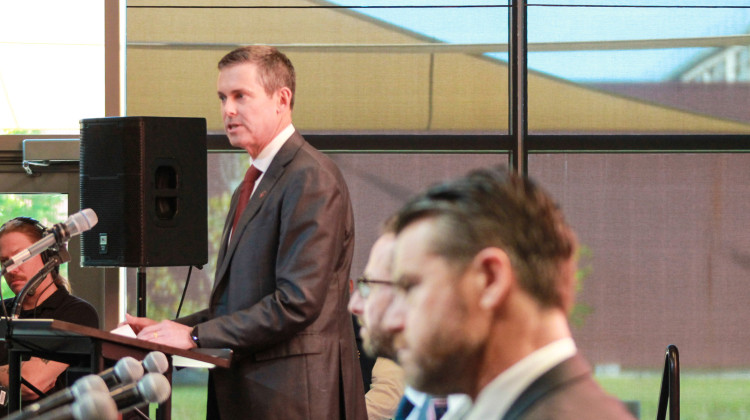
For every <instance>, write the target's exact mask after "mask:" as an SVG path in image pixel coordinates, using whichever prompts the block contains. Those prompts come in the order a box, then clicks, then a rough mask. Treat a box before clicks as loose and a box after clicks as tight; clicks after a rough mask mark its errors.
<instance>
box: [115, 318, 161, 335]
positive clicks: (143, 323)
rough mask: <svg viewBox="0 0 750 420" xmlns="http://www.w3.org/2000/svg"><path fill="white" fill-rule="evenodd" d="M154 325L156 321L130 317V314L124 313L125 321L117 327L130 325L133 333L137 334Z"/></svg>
mask: <svg viewBox="0 0 750 420" xmlns="http://www.w3.org/2000/svg"><path fill="white" fill-rule="evenodd" d="M155 324H156V321H154V320H153V319H151V318H145V317H138V316H131V315H130V314H127V313H126V314H125V321H122V322H121V323H120V325H119V326H123V325H130V328H132V329H133V331H134V332H135V333H136V334H138V333H139V332H141V330H142V329H144V328H146V327H148V326H151V325H155Z"/></svg>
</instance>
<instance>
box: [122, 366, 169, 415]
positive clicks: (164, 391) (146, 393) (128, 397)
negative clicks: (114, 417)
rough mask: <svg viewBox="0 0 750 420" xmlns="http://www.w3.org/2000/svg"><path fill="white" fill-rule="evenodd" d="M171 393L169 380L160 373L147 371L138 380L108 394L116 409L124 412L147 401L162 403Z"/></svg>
mask: <svg viewBox="0 0 750 420" xmlns="http://www.w3.org/2000/svg"><path fill="white" fill-rule="evenodd" d="M171 393H172V387H171V386H169V380H167V378H165V377H164V375H162V374H160V373H147V374H145V375H143V378H141V380H140V381H138V382H137V383H134V384H129V385H125V386H123V387H120V388H117V389H115V390H114V391H112V392H111V393H110V394H109V395H110V396H112V399H113V400H115V404H116V405H117V409H118V410H119V411H120V412H121V413H124V412H126V411H130V410H131V409H133V408H136V407H138V406H139V405H142V404H147V403H163V402H164V401H166V400H167V398H169V395H170V394H171Z"/></svg>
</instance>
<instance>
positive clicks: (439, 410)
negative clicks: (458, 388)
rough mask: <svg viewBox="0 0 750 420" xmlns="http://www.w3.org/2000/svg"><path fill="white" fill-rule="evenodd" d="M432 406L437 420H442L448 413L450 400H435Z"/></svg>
mask: <svg viewBox="0 0 750 420" xmlns="http://www.w3.org/2000/svg"><path fill="white" fill-rule="evenodd" d="M432 405H433V407H434V408H435V419H440V418H441V417H443V415H445V413H446V412H447V411H448V400H447V399H445V398H434V399H433V400H432Z"/></svg>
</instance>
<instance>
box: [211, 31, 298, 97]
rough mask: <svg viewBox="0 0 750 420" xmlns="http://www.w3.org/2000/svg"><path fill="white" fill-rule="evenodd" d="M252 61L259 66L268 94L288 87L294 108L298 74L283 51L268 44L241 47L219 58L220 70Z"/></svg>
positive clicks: (259, 74) (260, 75) (263, 84)
mask: <svg viewBox="0 0 750 420" xmlns="http://www.w3.org/2000/svg"><path fill="white" fill-rule="evenodd" d="M243 63H251V64H255V66H256V67H257V68H258V77H259V78H260V80H259V83H260V84H261V86H263V88H264V89H265V91H266V94H267V95H269V96H270V95H272V94H273V93H274V92H276V91H277V90H279V89H281V88H283V87H287V88H289V90H291V91H292V100H291V103H290V104H289V108H290V109H293V108H294V97H295V94H294V89H295V87H296V76H295V73H294V66H293V65H292V62H291V61H290V60H289V58H287V56H286V55H284V54H283V53H282V52H281V51H279V50H277V49H276V48H274V47H269V46H266V45H250V46H247V47H240V48H237V49H234V50H232V51H230V52H229V53H227V55H225V56H224V57H222V59H221V60H219V70H221V69H223V68H225V67H229V66H232V65H235V64H243Z"/></svg>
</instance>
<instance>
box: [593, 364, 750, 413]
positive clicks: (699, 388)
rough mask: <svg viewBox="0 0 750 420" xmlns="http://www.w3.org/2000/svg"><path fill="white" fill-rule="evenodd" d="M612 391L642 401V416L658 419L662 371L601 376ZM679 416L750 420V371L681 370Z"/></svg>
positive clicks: (626, 399) (624, 397) (601, 380)
mask: <svg viewBox="0 0 750 420" xmlns="http://www.w3.org/2000/svg"><path fill="white" fill-rule="evenodd" d="M597 381H599V383H600V384H601V385H602V387H604V388H605V389H606V390H607V391H608V392H609V393H610V394H612V395H615V396H617V397H618V398H620V399H621V400H624V401H639V402H640V405H641V419H644V420H645V419H655V418H656V409H657V405H658V402H659V391H660V389H661V372H658V373H656V372H653V373H640V374H636V373H626V374H622V375H618V376H612V377H598V378H597ZM680 419H682V420H723V419H727V420H729V419H731V420H741V419H750V374H708V373H685V372H683V373H681V375H680Z"/></svg>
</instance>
